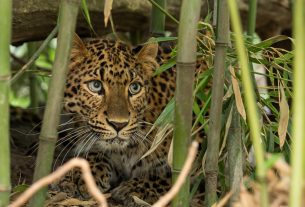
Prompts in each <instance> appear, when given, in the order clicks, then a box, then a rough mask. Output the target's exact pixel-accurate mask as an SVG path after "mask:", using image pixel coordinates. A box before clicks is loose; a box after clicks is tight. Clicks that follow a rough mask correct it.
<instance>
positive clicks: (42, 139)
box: [39, 135, 57, 143]
mask: <svg viewBox="0 0 305 207" xmlns="http://www.w3.org/2000/svg"><path fill="white" fill-rule="evenodd" d="M39 141H44V142H49V143H56V141H57V137H47V136H43V135H40V137H39Z"/></svg>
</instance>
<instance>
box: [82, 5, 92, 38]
mask: <svg viewBox="0 0 305 207" xmlns="http://www.w3.org/2000/svg"><path fill="white" fill-rule="evenodd" d="M82 9H83V14H84V16H85V19H86V21H87V23H88V24H89V27H90V29H91V30H92V31H93V32H94V29H93V26H92V24H91V18H90V14H89V10H88V6H87V1H86V0H82Z"/></svg>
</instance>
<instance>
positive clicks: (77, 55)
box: [71, 33, 89, 60]
mask: <svg viewBox="0 0 305 207" xmlns="http://www.w3.org/2000/svg"><path fill="white" fill-rule="evenodd" d="M88 55H89V52H88V50H87V48H86V46H85V44H84V42H83V41H82V40H81V39H80V37H79V36H78V35H77V34H76V33H74V36H73V40H72V48H71V59H72V60H78V59H83V58H84V57H87V56H88Z"/></svg>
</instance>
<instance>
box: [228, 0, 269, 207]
mask: <svg viewBox="0 0 305 207" xmlns="http://www.w3.org/2000/svg"><path fill="white" fill-rule="evenodd" d="M228 3H229V10H230V16H231V22H232V26H233V31H234V32H235V45H236V50H237V55H238V60H239V63H240V67H241V77H242V86H243V88H244V91H245V102H246V111H247V117H248V123H249V127H250V136H251V138H252V143H253V147H254V151H255V160H256V165H257V166H256V175H257V178H258V181H259V182H260V184H261V185H260V187H261V188H260V190H261V194H260V195H261V206H263V207H265V206H267V205H268V191H267V186H266V182H265V176H266V167H265V164H264V149H263V146H262V144H261V141H262V140H261V136H260V130H261V128H260V124H259V119H258V110H257V105H256V98H255V93H254V87H253V84H252V79H251V74H250V69H249V62H248V57H247V53H246V48H245V45H244V42H243V34H242V29H241V20H240V17H239V11H238V7H237V4H236V1H235V0H228Z"/></svg>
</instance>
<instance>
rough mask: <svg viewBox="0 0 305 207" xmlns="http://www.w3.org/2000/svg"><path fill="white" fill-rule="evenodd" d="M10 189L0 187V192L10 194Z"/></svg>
mask: <svg viewBox="0 0 305 207" xmlns="http://www.w3.org/2000/svg"><path fill="white" fill-rule="evenodd" d="M11 190H12V188H11V187H8V186H7V187H5V186H0V192H11Z"/></svg>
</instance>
